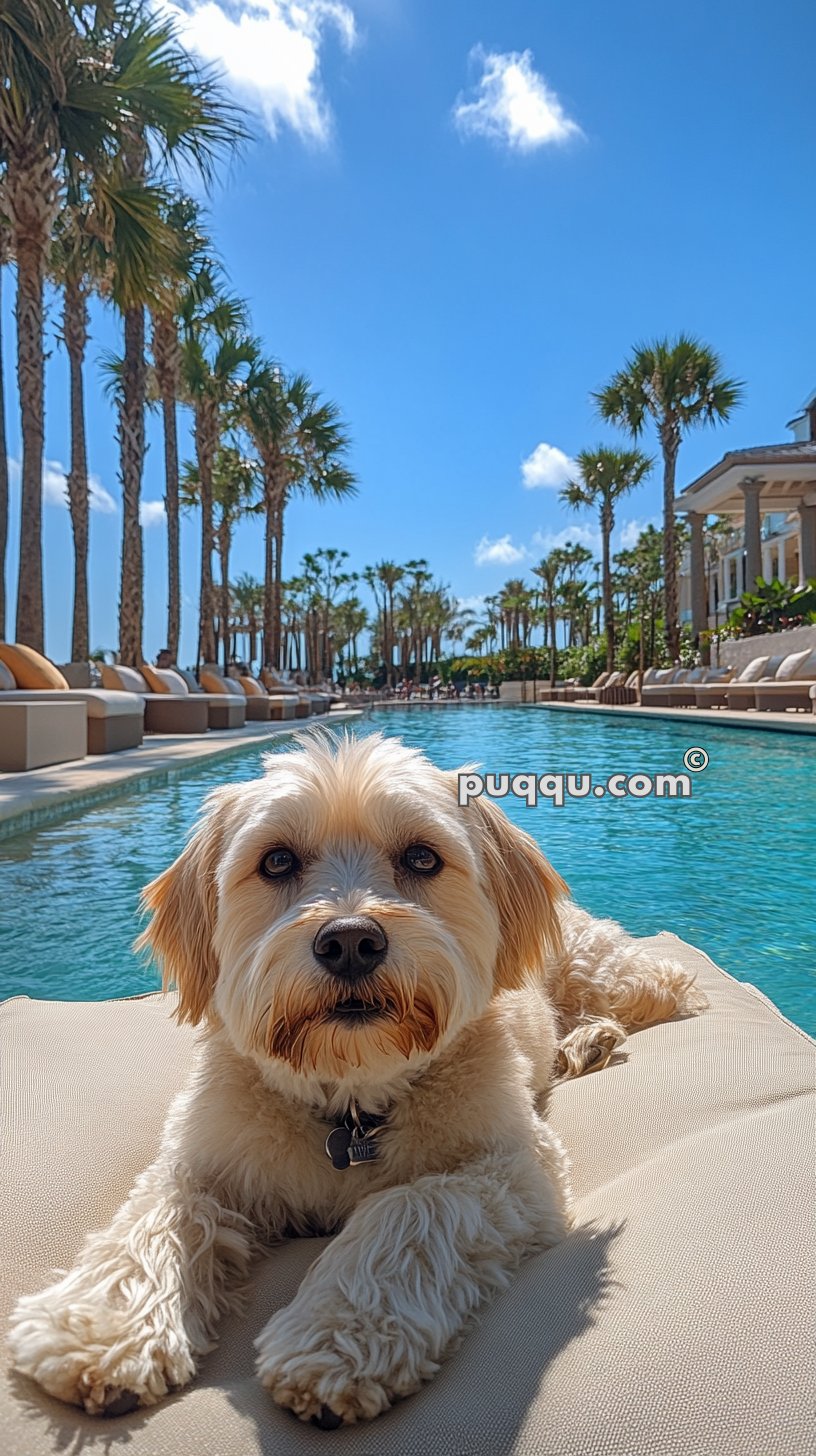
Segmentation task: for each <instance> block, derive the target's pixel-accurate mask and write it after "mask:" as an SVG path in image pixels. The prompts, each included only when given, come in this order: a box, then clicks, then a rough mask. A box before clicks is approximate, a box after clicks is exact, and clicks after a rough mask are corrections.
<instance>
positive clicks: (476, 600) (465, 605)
mask: <svg viewBox="0 0 816 1456" xmlns="http://www.w3.org/2000/svg"><path fill="white" fill-rule="evenodd" d="M484 604H485V597H484V594H479V593H476V594H474V595H473V596H471V597H459V598H458V600H457V603H456V605H457V607H458V608H459V611H460V612H481V611H483V610H484Z"/></svg>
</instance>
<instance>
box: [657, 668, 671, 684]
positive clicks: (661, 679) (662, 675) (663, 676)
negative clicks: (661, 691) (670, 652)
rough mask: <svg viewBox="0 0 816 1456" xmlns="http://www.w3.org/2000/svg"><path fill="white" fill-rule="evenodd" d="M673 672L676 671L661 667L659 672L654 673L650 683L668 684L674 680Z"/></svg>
mask: <svg viewBox="0 0 816 1456" xmlns="http://www.w3.org/2000/svg"><path fill="white" fill-rule="evenodd" d="M675 671H676V669H675V668H673V667H661V668H660V669H659V671H658V672H656V673H655V675H654V677H653V678H652V682H653V683H670V682H671V681H672V680H673V678H674V674H675Z"/></svg>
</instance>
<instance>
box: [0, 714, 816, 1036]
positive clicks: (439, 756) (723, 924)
mask: <svg viewBox="0 0 816 1456" xmlns="http://www.w3.org/2000/svg"><path fill="white" fill-rule="evenodd" d="M375 728H378V729H381V730H382V731H383V732H386V733H395V734H399V735H400V736H402V737H403V738H405V739H406V740H407V741H408V742H410V743H414V744H416V745H418V746H419V747H421V748H423V749H424V750H425V751H426V752H427V753H428V754H429V755H430V757H431V758H433V759H434V760H435V761H436V762H438V763H440V764H441V765H443V766H444V767H450V768H452V767H455V766H457V765H459V764H461V763H462V762H466V761H470V762H473V761H479V762H481V763H482V764H483V765H484V768H485V770H486V771H487V772H489V773H494V772H509V773H521V772H525V771H530V772H537V773H545V772H558V773H560V772H564V773H585V774H586V773H590V774H591V775H592V777H593V781H597V780H599V779H601V780H602V779H605V778H606V777H607V776H608V775H610V774H612V773H615V772H623V773H626V774H632V773H641V772H642V773H647V774H656V773H663V772H666V773H679V772H682V767H683V766H682V759H683V754H684V752H685V750H686V749H687V748H690V747H700V748H703V749H705V750H706V752H707V753H708V755H709V764H708V766H707V768H705V770H704V771H703V772H701V773H697V774H696V775H694V777H693V780H692V787H693V792H692V798H691V799H686V800H679V799H675V800H667V799H656V798H647V799H631V798H629V799H619V800H616V799H612V798H609V797H604V798H603V799H598V798H595V797H594V796H592V797H589V798H584V799H577V800H567V802H566V803H565V804H564V806H563V807H561V808H556V807H554V806H553V805H552V804H550V803H546V802H545V803H540V804H539V805H538V806H537V807H535V808H528V807H527V806H526V805H525V804H524V803H521V802H519V801H518V800H514V799H512V798H508V799H505V800H504V805H505V808H506V809H507V812H508V813H509V814H510V816H511V818H513V819H514V820H515V821H516V822H517V823H518V824H520V825H522V826H523V827H524V828H525V829H528V830H529V831H530V832H531V833H532V834H533V835H534V836H535V838H536V839H537V840H538V841H539V843H540V844H541V846H542V848H543V849H544V850H545V852H546V853H547V855H548V856H549V858H550V859H551V860H552V862H553V863H554V864H555V865H556V867H557V868H558V869H559V870H560V872H561V873H562V874H563V875H564V877H565V879H566V880H567V882H568V883H569V885H570V887H571V888H572V890H573V893H574V894H575V896H576V898H577V899H578V900H579V901H580V902H581V903H582V904H584V905H586V906H587V908H588V909H590V910H592V911H593V912H595V913H596V914H602V915H611V916H613V917H614V918H615V919H617V920H619V921H621V923H622V924H623V925H625V926H626V927H627V928H628V929H629V930H631V931H633V932H634V933H635V934H641V935H645V934H651V933H653V932H655V931H657V930H661V929H667V930H673V931H675V932H676V933H677V934H678V935H681V936H682V937H683V938H684V939H685V940H689V941H692V942H693V943H694V944H695V945H699V946H700V947H701V948H702V949H703V950H705V951H707V952H708V953H709V955H711V956H712V957H713V958H714V959H715V960H716V961H718V962H719V963H720V964H721V965H722V966H723V967H724V968H725V969H726V970H728V971H730V972H731V974H732V975H735V976H737V977H738V978H739V979H741V980H748V981H752V982H753V983H754V984H755V985H757V986H759V987H760V988H761V989H762V990H763V991H764V992H765V993H766V995H768V996H770V997H771V999H772V1000H773V1001H775V1002H776V1004H777V1005H778V1006H779V1007H780V1009H781V1010H782V1011H783V1012H784V1013H785V1014H786V1015H787V1016H789V1017H790V1018H791V1019H792V1020H793V1021H796V1022H797V1023H798V1024H799V1025H800V1026H803V1027H804V1028H805V1029H806V1030H808V1031H810V1032H811V1033H816V874H815V872H816V742H814V741H813V740H812V739H810V740H808V739H798V738H796V737H794V736H790V737H788V736H786V735H783V734H775V733H754V732H744V731H741V730H733V729H732V730H728V729H726V728H717V727H715V726H710V725H705V726H701V727H697V726H696V725H695V726H693V727H690V726H688V725H687V724H686V723H672V722H670V721H669V722H667V721H664V720H657V719H649V720H645V719H644V720H643V721H637V720H633V719H621V718H614V717H612V716H609V717H606V716H601V715H595V714H591V715H590V714H586V715H583V714H572V713H569V714H568V713H555V712H553V713H548V712H546V711H540V712H539V711H532V710H529V709H525V708H512V707H507V708H505V707H502V708H498V707H492V706H483V707H480V706H471V705H464V704H463V705H460V706H457V707H453V706H452V707H450V708H448V707H442V708H433V707H430V708H427V707H426V708H421V707H415V708H390V709H382V710H380V711H379V712H372V713H371V714H369V715H368V716H367V717H366V718H365V719H363V720H361V721H360V723H359V724H358V725H357V726H356V727H355V729H354V731H355V732H359V733H366V732H371V731H372V730H373V729H375ZM280 746H281V747H283V746H285V745H284V744H283V743H281V745H280ZM262 751H263V750H262V749H260V748H258V747H252V748H248V749H247V751H246V752H245V753H240V754H236V755H234V756H233V757H230V758H227V759H224V760H222V761H221V762H219V763H214V764H210V765H209V766H205V767H203V768H201V769H198V770H197V771H196V772H195V773H192V774H189V775H186V776H183V777H181V778H179V779H176V780H175V781H174V782H172V783H170V784H167V785H164V786H160V787H155V788H153V789H152V790H151V791H150V794H149V795H142V796H132V797H123V798H121V799H120V800H117V801H114V802H111V803H107V804H104V805H101V806H100V807H99V808H96V809H91V810H86V811H84V812H83V813H82V814H80V815H78V816H77V817H76V818H72V819H68V820H65V821H63V822H62V823H59V824H55V825H53V826H51V827H45V828H42V829H40V830H37V831H36V832H34V833H32V834H27V835H20V836H19V837H17V838H15V839H11V840H8V841H6V842H0V996H12V995H20V994H25V995H29V996H36V997H45V998H55V999H80V1000H97V999H103V998H105V997H109V996H124V995H132V994H134V993H136V992H139V991H145V990H153V989H155V987H156V985H157V979H156V976H155V974H154V973H153V972H152V971H150V970H147V969H145V968H144V967H143V966H142V965H141V964H140V963H139V962H138V961H137V960H136V958H135V957H134V956H133V955H132V953H131V950H130V943H131V941H132V939H133V936H134V934H135V931H136V904H137V900H138V895H139V890H140V888H141V886H142V885H143V884H144V883H145V882H146V881H147V880H149V879H151V878H152V877H153V876H154V875H155V874H156V873H157V872H158V871H159V870H160V869H162V868H163V867H164V866H165V865H166V864H168V863H169V861H170V860H171V859H173V858H174V856H175V855H176V854H177V853H178V851H179V850H180V848H181V846H182V844H183V842H184V837H185V834H186V832H187V830H188V829H189V827H190V825H191V824H192V823H193V821H194V819H195V817H196V813H197V811H198V808H199V805H200V803H201V801H202V799H203V797H204V795H205V794H206V793H207V791H208V790H209V789H210V788H212V787H214V786H215V785H216V784H219V783H224V782H225V781H228V780H229V781H237V780H242V779H248V778H252V777H254V776H256V775H257V773H258V772H259V771H260V758H261V752H262Z"/></svg>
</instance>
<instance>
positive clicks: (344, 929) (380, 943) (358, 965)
mask: <svg viewBox="0 0 816 1456" xmlns="http://www.w3.org/2000/svg"><path fill="white" fill-rule="evenodd" d="M312 950H313V952H314V956H315V960H317V961H319V962H320V964H321V966H323V967H324V968H325V970H327V971H330V972H331V974H332V975H333V976H339V977H341V978H342V979H343V980H345V981H356V980H358V979H359V978H360V977H361V976H369V975H371V972H372V971H374V970H376V968H377V966H378V965H379V964H380V963H381V961H383V960H384V959H385V954H386V951H387V950H388V937H387V935H386V933H385V931H384V930H383V928H382V926H381V925H380V924H379V922H378V921H376V920H372V918H371V916H370V915H346V916H338V917H337V918H336V919H335V920H327V921H326V923H325V925H321V927H320V929H319V930H318V932H317V935H316V936H315V938H314V941H313V943H312Z"/></svg>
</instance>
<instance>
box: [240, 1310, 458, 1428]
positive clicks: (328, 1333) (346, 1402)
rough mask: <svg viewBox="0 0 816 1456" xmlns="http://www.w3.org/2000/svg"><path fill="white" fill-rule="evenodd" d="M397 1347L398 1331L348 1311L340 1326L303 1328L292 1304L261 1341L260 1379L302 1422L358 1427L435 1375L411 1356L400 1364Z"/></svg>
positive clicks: (318, 1324)
mask: <svg viewBox="0 0 816 1456" xmlns="http://www.w3.org/2000/svg"><path fill="white" fill-rule="evenodd" d="M394 1345H395V1341H394V1339H393V1332H392V1336H391V1339H390V1340H389V1339H388V1338H387V1336H386V1333H385V1332H384V1331H383V1332H382V1333H381V1334H380V1335H378V1334H377V1331H376V1330H375V1329H373V1328H367V1327H366V1324H365V1323H359V1322H358V1321H356V1320H348V1319H347V1317H344V1316H342V1315H338V1319H337V1323H336V1324H334V1323H329V1322H328V1320H325V1321H315V1322H314V1323H309V1322H307V1321H304V1324H303V1326H302V1327H301V1326H299V1323H298V1322H297V1321H296V1320H294V1319H293V1318H292V1306H290V1307H289V1309H284V1310H281V1312H280V1313H279V1314H277V1315H275V1316H274V1318H273V1319H271V1320H270V1322H269V1324H268V1325H267V1326H266V1328H265V1329H264V1330H263V1332H262V1333H261V1334H260V1335H259V1336H258V1339H257V1340H256V1341H255V1346H256V1349H257V1351H258V1360H257V1370H258V1378H259V1379H260V1382H261V1384H262V1385H263V1386H265V1387H266V1389H267V1390H268V1391H269V1392H270V1394H271V1396H272V1399H273V1400H274V1401H276V1402H277V1404H278V1405H281V1406H284V1407H285V1408H286V1409H287V1410H291V1411H293V1412H294V1414H295V1415H296V1416H298V1417H299V1419H300V1420H302V1421H313V1422H314V1423H315V1425H318V1426H323V1427H324V1428H327V1429H334V1428H335V1427H337V1426H340V1425H353V1424H354V1422H355V1421H364V1420H371V1419H372V1418H373V1417H374V1416H378V1415H379V1414H380V1413H381V1411H384V1410H386V1409H387V1408H388V1406H390V1405H392V1404H393V1402H394V1401H395V1400H398V1399H401V1398H402V1397H403V1396H405V1395H410V1394H411V1393H412V1392H413V1391H414V1390H417V1389H418V1388H419V1386H420V1384H421V1383H422V1380H423V1379H428V1378H429V1377H430V1375H431V1374H433V1369H430V1368H429V1369H428V1370H427V1372H423V1374H422V1375H420V1374H418V1373H417V1372H414V1371H413V1370H412V1368H411V1365H412V1362H411V1360H410V1358H407V1359H405V1360H404V1361H403V1362H402V1364H401V1365H400V1364H398V1363H397V1362H396V1361H395V1359H394ZM403 1354H405V1352H404V1351H403ZM434 1368H435V1367H434Z"/></svg>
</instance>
